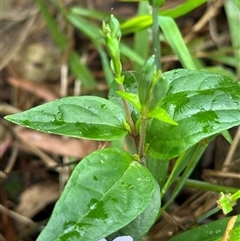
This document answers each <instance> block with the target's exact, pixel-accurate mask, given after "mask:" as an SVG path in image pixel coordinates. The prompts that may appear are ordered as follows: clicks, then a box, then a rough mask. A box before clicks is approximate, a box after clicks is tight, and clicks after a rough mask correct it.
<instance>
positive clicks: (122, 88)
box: [118, 84, 137, 137]
mask: <svg viewBox="0 0 240 241" xmlns="http://www.w3.org/2000/svg"><path fill="white" fill-rule="evenodd" d="M118 86H119V90H120V91H123V92H125V90H124V86H123V84H119V85H118ZM122 101H123V106H124V110H125V113H126V118H127V122H128V124H129V126H130V129H131V132H132V133H131V134H132V136H133V137H135V136H137V131H136V128H135V125H134V123H133V120H132V117H131V112H130V110H129V108H128V104H127V101H126V100H125V99H123V98H122Z"/></svg>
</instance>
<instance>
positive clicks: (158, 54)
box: [152, 8, 161, 70]
mask: <svg viewBox="0 0 240 241" xmlns="http://www.w3.org/2000/svg"><path fill="white" fill-rule="evenodd" d="M152 19H153V27H152V38H153V52H154V55H155V63H156V67H157V70H159V69H161V61H160V57H161V47H160V46H161V45H160V43H159V34H160V33H159V26H158V8H153V12H152Z"/></svg>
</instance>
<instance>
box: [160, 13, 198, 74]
mask: <svg viewBox="0 0 240 241" xmlns="http://www.w3.org/2000/svg"><path fill="white" fill-rule="evenodd" d="M158 23H159V26H160V27H161V29H162V31H163V34H164V36H165V38H166V39H167V42H168V43H169V44H170V46H171V48H172V49H173V51H174V52H175V54H176V55H177V56H178V58H179V61H180V62H181V64H182V66H183V67H184V68H186V69H196V66H195V64H194V61H193V58H192V56H191V54H190V53H189V51H188V48H187V46H186V44H185V42H184V40H183V38H182V35H181V33H180V31H179V29H178V27H177V25H176V23H175V22H174V20H173V19H172V18H169V17H163V16H160V17H159V21H158Z"/></svg>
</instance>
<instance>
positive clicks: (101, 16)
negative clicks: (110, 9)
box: [70, 7, 109, 21]
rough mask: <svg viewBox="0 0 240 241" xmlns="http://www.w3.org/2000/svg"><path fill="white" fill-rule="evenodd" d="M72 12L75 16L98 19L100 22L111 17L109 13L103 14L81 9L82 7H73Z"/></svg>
mask: <svg viewBox="0 0 240 241" xmlns="http://www.w3.org/2000/svg"><path fill="white" fill-rule="evenodd" d="M70 12H72V13H74V14H78V15H80V16H82V17H87V18H91V19H96V20H100V21H102V20H103V19H105V18H108V17H109V14H108V13H103V12H100V11H97V10H93V9H87V8H81V7H72V8H71V9H70Z"/></svg>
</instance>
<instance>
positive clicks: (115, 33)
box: [107, 15, 122, 40]
mask: <svg viewBox="0 0 240 241" xmlns="http://www.w3.org/2000/svg"><path fill="white" fill-rule="evenodd" d="M107 24H108V26H109V28H110V30H111V36H112V37H113V38H117V39H118V40H119V39H120V38H121V36H122V33H121V28H120V23H119V22H118V20H117V19H116V18H115V17H114V16H113V15H111V16H110V18H109V19H108V21H107Z"/></svg>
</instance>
